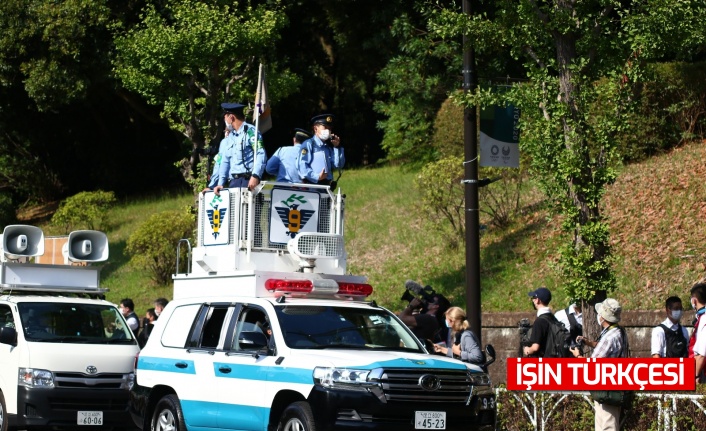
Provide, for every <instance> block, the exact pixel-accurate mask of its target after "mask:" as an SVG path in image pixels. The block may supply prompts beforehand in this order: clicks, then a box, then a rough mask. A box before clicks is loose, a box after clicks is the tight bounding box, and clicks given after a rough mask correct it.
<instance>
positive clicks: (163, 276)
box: [126, 210, 195, 285]
mask: <svg viewBox="0 0 706 431" xmlns="http://www.w3.org/2000/svg"><path fill="white" fill-rule="evenodd" d="M194 226H195V219H194V216H193V214H191V212H190V211H189V210H187V211H184V210H181V211H174V210H172V211H163V212H160V213H157V214H153V215H151V216H150V217H149V218H148V219H147V220H145V222H144V223H143V224H141V225H140V226H139V227H138V228H137V229H136V230H135V232H134V233H133V234H132V235H130V238H129V239H128V241H127V249H126V251H127V253H128V255H130V256H131V262H132V263H134V264H135V265H136V266H138V267H140V268H143V269H146V270H148V271H149V272H150V274H151V277H152V280H153V281H154V282H155V283H157V284H160V285H164V284H167V283H169V282H170V280H171V275H172V274H173V273H174V269H175V268H176V261H177V256H176V246H177V243H178V242H179V240H181V239H188V240H190V241H191V242H193V237H194ZM182 258H184V257H183V256H182Z"/></svg>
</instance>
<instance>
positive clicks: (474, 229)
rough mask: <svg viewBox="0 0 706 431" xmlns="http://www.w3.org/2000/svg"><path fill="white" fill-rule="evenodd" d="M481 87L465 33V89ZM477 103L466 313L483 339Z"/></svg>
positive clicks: (470, 126) (469, 147)
mask: <svg viewBox="0 0 706 431" xmlns="http://www.w3.org/2000/svg"><path fill="white" fill-rule="evenodd" d="M463 13H465V14H467V15H468V16H469V17H471V16H473V11H472V9H471V0H463ZM476 87H478V81H477V77H476V58H475V51H474V49H473V44H472V41H471V40H470V38H469V37H468V36H466V35H465V34H464V35H463V91H465V92H475V90H476ZM476 119H477V109H476V106H475V105H474V106H472V107H466V108H465V109H464V110H463V143H464V160H465V162H464V183H465V190H464V197H465V202H466V208H465V210H466V211H465V214H466V217H465V220H466V314H467V318H468V323H469V324H470V327H471V331H473V333H474V334H475V335H476V336H477V337H478V342H479V343H480V344H481V345H482V340H481V333H480V331H481V323H480V229H479V225H480V220H479V205H478V126H477V121H476Z"/></svg>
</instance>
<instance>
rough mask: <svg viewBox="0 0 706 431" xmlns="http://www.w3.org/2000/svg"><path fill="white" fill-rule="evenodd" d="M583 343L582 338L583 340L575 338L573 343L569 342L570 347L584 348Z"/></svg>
mask: <svg viewBox="0 0 706 431" xmlns="http://www.w3.org/2000/svg"><path fill="white" fill-rule="evenodd" d="M583 344H584V343H583V340H581V341H576V340H574V341H572V342H571V344H569V349H579V350H583Z"/></svg>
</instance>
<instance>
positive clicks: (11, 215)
mask: <svg viewBox="0 0 706 431" xmlns="http://www.w3.org/2000/svg"><path fill="white" fill-rule="evenodd" d="M15 222H17V217H16V214H15V205H14V203H13V202H12V197H11V196H10V195H8V194H6V193H0V231H2V229H3V228H4V227H5V226H7V225H10V224H13V223H15Z"/></svg>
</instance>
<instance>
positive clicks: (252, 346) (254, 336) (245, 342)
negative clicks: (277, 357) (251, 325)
mask: <svg viewBox="0 0 706 431" xmlns="http://www.w3.org/2000/svg"><path fill="white" fill-rule="evenodd" d="M238 345H239V346H240V349H241V350H261V349H263V348H265V347H267V337H266V336H265V334H263V333H262V332H257V331H252V332H250V331H243V332H241V333H240V336H239V337H238Z"/></svg>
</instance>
